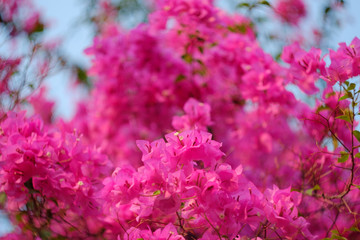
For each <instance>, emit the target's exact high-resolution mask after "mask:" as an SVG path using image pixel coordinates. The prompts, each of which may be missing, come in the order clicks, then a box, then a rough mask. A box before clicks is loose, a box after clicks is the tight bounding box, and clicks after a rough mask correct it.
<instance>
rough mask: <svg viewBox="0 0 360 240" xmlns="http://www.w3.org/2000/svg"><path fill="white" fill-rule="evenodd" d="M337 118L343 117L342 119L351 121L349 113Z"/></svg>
mask: <svg viewBox="0 0 360 240" xmlns="http://www.w3.org/2000/svg"><path fill="white" fill-rule="evenodd" d="M336 119H341V120H344V121H347V122H349V123H351V120H350V117H349V116H348V115H342V116H338V117H336Z"/></svg>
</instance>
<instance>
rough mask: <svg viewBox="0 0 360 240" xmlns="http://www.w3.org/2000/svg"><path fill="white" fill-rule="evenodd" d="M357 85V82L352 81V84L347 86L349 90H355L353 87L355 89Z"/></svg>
mask: <svg viewBox="0 0 360 240" xmlns="http://www.w3.org/2000/svg"><path fill="white" fill-rule="evenodd" d="M355 87H356V84H355V83H350V85H349V87H348V88H347V90H348V91H350V90H353V89H355Z"/></svg>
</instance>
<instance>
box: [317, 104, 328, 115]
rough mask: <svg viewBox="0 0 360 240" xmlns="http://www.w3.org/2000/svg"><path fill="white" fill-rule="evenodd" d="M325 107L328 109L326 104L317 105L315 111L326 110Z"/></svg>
mask: <svg viewBox="0 0 360 240" xmlns="http://www.w3.org/2000/svg"><path fill="white" fill-rule="evenodd" d="M327 109H329V107H328V106H326V105H321V106H319V107H318V108H317V109H316V113H319V112H321V111H323V110H327Z"/></svg>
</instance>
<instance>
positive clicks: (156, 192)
mask: <svg viewBox="0 0 360 240" xmlns="http://www.w3.org/2000/svg"><path fill="white" fill-rule="evenodd" d="M160 193H161V192H160V190H156V191H155V192H154V193H153V196H157V195H160Z"/></svg>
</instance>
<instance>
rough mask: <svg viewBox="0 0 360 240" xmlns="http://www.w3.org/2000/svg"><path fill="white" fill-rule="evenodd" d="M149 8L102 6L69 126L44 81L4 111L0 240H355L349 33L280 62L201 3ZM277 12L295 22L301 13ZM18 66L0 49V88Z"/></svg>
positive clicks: (282, 7)
mask: <svg viewBox="0 0 360 240" xmlns="http://www.w3.org/2000/svg"><path fill="white" fill-rule="evenodd" d="M149 2H150V3H151V4H152V6H153V11H152V12H151V13H150V14H149V21H148V22H147V23H143V24H140V25H139V26H137V27H135V28H133V29H130V30H124V29H123V28H122V27H121V26H119V25H117V24H116V23H115V8H114V7H113V6H112V5H111V4H112V2H110V1H101V5H102V8H101V9H100V11H104V12H105V13H104V14H103V15H106V11H110V12H112V14H111V15H109V18H110V19H111V20H109V21H110V22H106V19H104V22H101V23H100V22H99V26H98V27H99V28H101V33H99V35H98V36H97V37H96V38H95V40H94V43H93V45H92V46H91V47H90V48H88V49H87V50H86V53H87V54H88V55H89V56H90V57H91V60H92V66H91V68H90V69H89V71H88V73H87V74H89V75H90V76H92V77H93V78H94V88H93V89H92V90H91V92H90V94H89V97H88V98H87V99H85V100H84V101H83V102H81V103H80V104H79V107H78V110H77V112H76V114H75V116H74V117H73V118H72V119H71V120H69V121H64V120H62V119H56V118H54V116H53V115H52V109H53V106H54V104H53V103H51V102H49V101H47V100H46V98H45V97H44V95H45V89H44V88H40V91H39V92H38V93H37V94H33V95H32V96H31V97H29V98H27V99H26V100H27V102H28V103H30V104H31V105H32V107H33V110H34V113H35V114H34V116H26V113H25V112H24V111H21V110H20V109H21V105H19V106H18V107H17V108H16V111H5V110H1V111H3V116H2V117H1V119H0V192H1V193H0V206H1V208H3V209H4V210H5V212H6V213H7V214H8V216H9V218H10V220H11V221H12V222H13V224H14V226H15V230H14V232H13V233H11V234H9V235H7V236H5V238H6V239H53V240H54V239H118V240H139V239H164V240H168V239H173V240H185V239H186V240H188V239H203V240H205V239H231V240H233V239H257V240H258V239H319V238H332V239H343V238H349V239H356V238H358V237H359V232H360V230H359V228H360V226H359V221H358V220H357V215H358V214H359V212H360V205H359V203H358V200H357V199H359V197H360V196H359V194H360V193H359V191H358V189H359V186H360V175H359V174H360V171H359V168H360V163H359V159H360V153H359V148H360V131H358V130H357V129H358V128H357V127H358V119H357V118H358V115H359V112H360V111H359V104H360V98H359V97H360V90H359V83H358V77H359V75H360V40H359V39H358V38H354V40H353V41H352V42H351V43H350V44H349V45H347V44H345V43H341V44H340V47H339V48H338V49H337V50H336V51H335V50H330V53H329V54H328V55H325V56H323V55H322V53H321V50H320V49H316V48H311V49H310V50H309V51H305V50H303V49H302V47H301V45H300V43H297V42H295V43H293V44H291V45H289V46H287V47H285V48H284V50H283V52H282V54H281V59H282V60H283V62H284V64H279V63H278V62H277V61H275V60H274V58H273V57H271V56H270V55H269V54H267V53H266V52H265V51H264V50H263V49H262V47H261V46H260V45H259V44H258V42H257V39H256V34H255V31H256V29H254V27H253V25H252V23H251V21H250V20H249V19H247V18H245V17H243V16H241V15H229V14H227V13H226V12H224V11H223V10H221V9H220V8H218V7H216V6H215V5H214V2H213V1H211V0H201V1H199V0H153V1H149ZM0 3H2V2H1V0H0ZM150 3H149V6H150ZM262 3H263V4H265V5H266V3H267V1H262ZM290 3H291V4H292V5H290ZM6 4H7V5H6ZM6 4H4V5H1V6H0V10H1V11H0V12H1V16H2V18H4V16H7V17H9V18H10V17H12V16H15V15H16V14H17V10H16V9H15V10H14V9H13V8H16V7H17V6H18V5H17V2H15V1H7V2H6ZM11 4H12V5H11ZM258 4H260V3H258ZM296 6H297V7H296ZM1 7H2V8H1ZM274 9H275V11H277V13H278V14H279V16H280V17H281V18H282V19H283V21H286V22H287V23H289V24H293V25H297V24H298V23H299V21H300V19H301V17H303V16H304V15H305V13H306V11H305V8H304V5H303V3H302V1H300V0H299V1H290V0H287V1H278V2H277V5H276V6H275V8H274ZM10 10H11V11H10ZM30 23H31V21H30V20H29V24H30ZM326 57H328V58H329V60H328V61H326ZM20 61H21V60H20V59H19V60H18V59H16V60H10V59H7V60H5V59H3V58H0V80H1V81H0V97H1V98H3V97H4V99H6V97H14V96H11V95H12V94H11V93H10V92H9V91H8V89H9V88H10V87H11V84H9V78H10V76H11V75H12V74H13V73H14V72H16V71H17V68H18V66H19V64H20ZM291 87H297V88H298V89H299V90H298V91H302V92H303V93H304V94H305V95H306V96H307V97H306V99H299V98H296V97H295V96H294V94H293V92H292V91H290V90H289V89H290V88H291ZM15 98H16V102H20V101H21V94H20V93H19V92H18V94H17V95H16V96H15ZM309 102H311V104H308V103H309ZM174 130H175V131H174ZM163 137H164V138H163ZM139 139H140V140H139ZM141 139H142V140H141ZM144 139H145V140H144Z"/></svg>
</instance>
